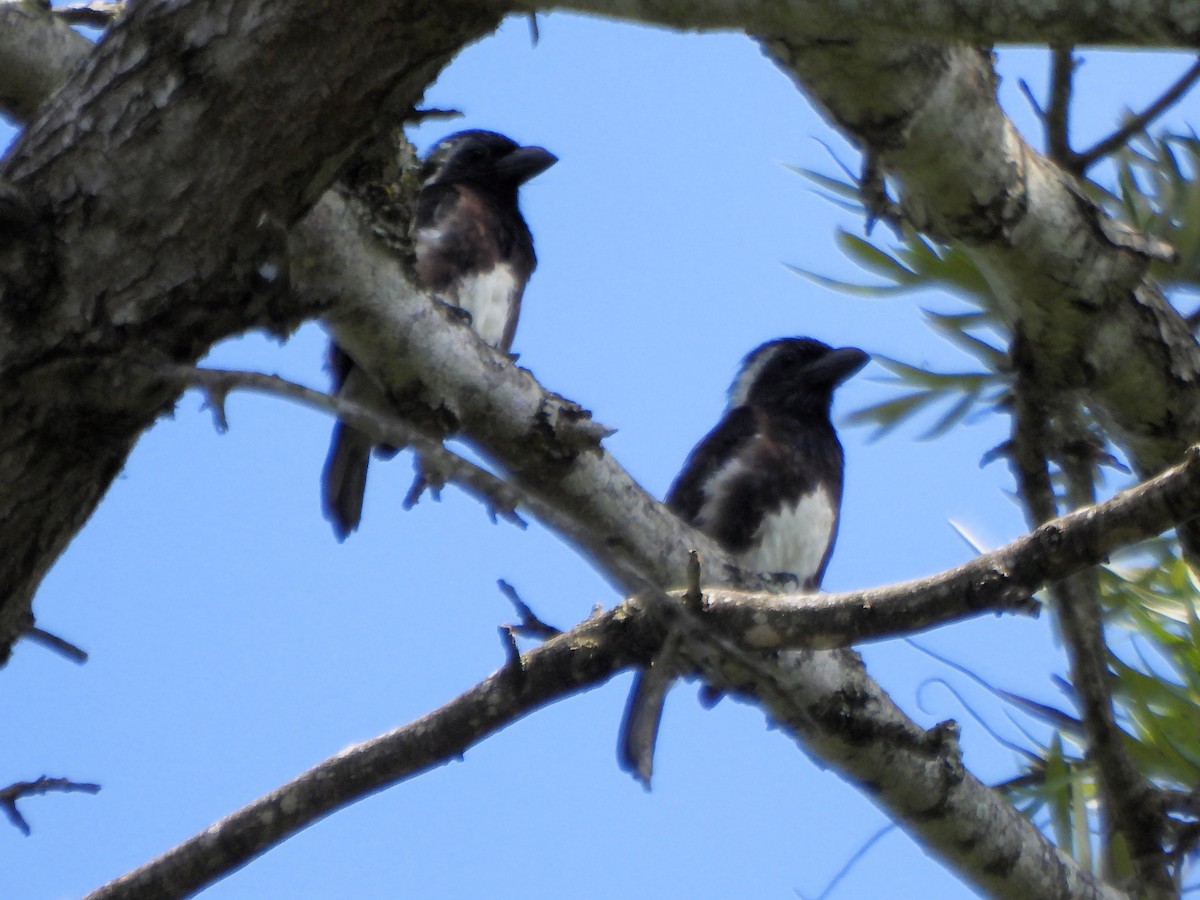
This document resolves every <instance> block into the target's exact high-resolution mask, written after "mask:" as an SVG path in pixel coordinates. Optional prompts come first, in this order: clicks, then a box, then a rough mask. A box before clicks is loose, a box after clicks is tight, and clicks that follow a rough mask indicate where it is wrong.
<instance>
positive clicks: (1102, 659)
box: [1052, 442, 1178, 900]
mask: <svg viewBox="0 0 1200 900" xmlns="http://www.w3.org/2000/svg"><path fill="white" fill-rule="evenodd" d="M1063 473H1064V475H1065V476H1066V479H1067V485H1068V492H1069V500H1070V502H1071V504H1072V505H1080V504H1086V503H1089V502H1090V501H1091V500H1092V499H1093V498H1094V496H1095V492H1094V487H1093V485H1094V479H1095V461H1094V459H1093V458H1092V457H1091V454H1090V448H1089V447H1088V445H1087V444H1086V442H1077V443H1076V445H1075V447H1072V446H1071V445H1070V444H1068V445H1067V447H1066V449H1065V452H1064V453H1063ZM1052 591H1053V593H1054V596H1055V605H1054V609H1055V612H1056V614H1057V616H1058V621H1059V623H1060V626H1061V630H1062V636H1063V644H1064V646H1065V648H1066V650H1067V658H1068V660H1069V661H1070V666H1071V685H1072V688H1073V689H1074V693H1075V696H1076V698H1077V701H1078V703H1079V707H1080V712H1081V713H1082V718H1083V727H1084V733H1085V734H1086V735H1087V756H1088V759H1090V760H1092V761H1093V762H1094V763H1095V765H1096V769H1097V773H1098V776H1099V782H1100V787H1101V792H1102V797H1103V799H1104V807H1105V810H1106V812H1107V819H1108V821H1107V822H1106V825H1107V829H1106V831H1107V833H1106V834H1105V849H1106V851H1107V856H1108V858H1109V859H1110V860H1111V859H1112V858H1113V852H1112V851H1113V846H1114V844H1115V843H1117V842H1118V841H1119V840H1123V841H1124V843H1125V846H1126V847H1127V849H1128V853H1129V856H1130V858H1131V859H1132V862H1133V868H1134V873H1135V877H1136V879H1137V884H1138V886H1139V891H1141V892H1143V893H1144V895H1145V896H1146V897H1157V898H1161V900H1166V898H1169V897H1174V896H1177V893H1178V892H1177V891H1176V890H1175V883H1174V879H1173V878H1172V877H1171V873H1170V870H1169V867H1168V863H1169V857H1168V855H1167V852H1166V837H1167V835H1166V826H1167V822H1166V818H1165V816H1164V815H1163V808H1162V804H1161V803H1160V802H1159V800H1158V796H1157V792H1156V790H1155V787H1154V785H1153V783H1151V781H1150V780H1149V779H1148V778H1147V777H1146V776H1145V775H1144V774H1142V771H1141V769H1140V768H1139V767H1138V765H1137V762H1136V761H1135V760H1134V759H1133V757H1132V756H1131V755H1130V753H1129V751H1128V747H1127V745H1126V743H1125V733H1124V732H1123V731H1122V730H1121V729H1120V728H1119V727H1118V726H1117V721H1116V715H1115V713H1114V710H1113V699H1112V683H1113V675H1112V672H1110V671H1109V668H1108V655H1109V650H1108V644H1107V642H1106V641H1105V639H1104V623H1103V612H1102V610H1101V608H1100V585H1099V580H1098V579H1097V577H1096V573H1095V571H1094V570H1085V571H1082V572H1079V573H1077V574H1075V575H1073V576H1071V577H1069V578H1065V579H1063V580H1062V581H1060V582H1059V583H1058V584H1057V585H1055V586H1054V588H1052ZM1108 872H1109V873H1110V874H1111V873H1114V867H1112V866H1111V865H1110V866H1108Z"/></svg>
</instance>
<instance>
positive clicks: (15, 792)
mask: <svg viewBox="0 0 1200 900" xmlns="http://www.w3.org/2000/svg"><path fill="white" fill-rule="evenodd" d="M99 790H100V785H98V784H92V783H91V782H86V781H71V779H69V778H50V777H48V776H46V775H43V776H42V777H41V778H38V779H37V780H36V781H18V782H16V783H15V784H10V785H9V786H8V787H6V788H0V809H3V810H4V812H5V815H7V816H8V820H9V821H10V822H12V823H13V825H15V826H16V827H17V828H19V829H20V830H21V832H22V833H24V834H25V835H28V834H29V832H30V828H29V823H28V822H26V821H25V817H24V816H23V815H21V811H20V810H19V809H17V801H18V800H20V799H21V798H23V797H34V796H38V795H41V794H48V793H50V792H51V791H62V792H64V793H70V792H74V791H80V792H83V793H85V794H95V793H97V792H98V791H99Z"/></svg>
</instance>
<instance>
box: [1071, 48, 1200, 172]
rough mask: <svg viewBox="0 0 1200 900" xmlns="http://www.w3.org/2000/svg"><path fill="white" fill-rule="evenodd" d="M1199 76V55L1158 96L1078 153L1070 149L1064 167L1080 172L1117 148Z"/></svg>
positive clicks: (1186, 89) (1160, 113)
mask: <svg viewBox="0 0 1200 900" xmlns="http://www.w3.org/2000/svg"><path fill="white" fill-rule="evenodd" d="M1197 79H1200V59H1197V60H1196V61H1195V62H1194V63H1192V65H1191V67H1190V68H1189V69H1188V70H1187V71H1186V72H1184V73H1183V74H1182V75H1180V76H1179V79H1178V80H1177V81H1176V82H1175V83H1174V84H1173V85H1171V86H1170V87H1169V88H1167V90H1165V91H1164V92H1163V94H1162V96H1161V97H1159V98H1158V99H1157V100H1155V101H1154V102H1153V103H1151V104H1150V105H1149V106H1147V107H1146V108H1145V109H1144V110H1143V111H1142V112H1140V113H1138V114H1136V115H1131V116H1130V117H1129V118H1128V119H1126V120H1125V123H1124V124H1123V125H1122V126H1121V127H1120V128H1118V129H1117V130H1116V131H1114V132H1113V133H1112V134H1110V135H1109V136H1108V137H1106V138H1104V139H1103V140H1101V141H1097V142H1096V143H1095V144H1094V145H1093V146H1091V147H1090V148H1088V149H1087V150H1084V151H1083V152H1081V153H1072V154H1071V155H1070V157H1069V160H1068V162H1069V165H1068V167H1069V168H1070V169H1071V171H1073V172H1076V173H1078V174H1080V175H1082V174H1083V173H1084V172H1086V171H1087V170H1088V169H1089V168H1091V167H1092V166H1093V165H1095V164H1096V163H1097V162H1099V161H1100V160H1101V159H1103V158H1104V157H1106V156H1108V155H1109V154H1111V153H1114V152H1115V151H1117V150H1119V149H1121V148H1122V147H1124V146H1125V145H1126V144H1127V143H1129V139H1130V138H1131V137H1133V136H1134V135H1135V134H1140V133H1141V132H1143V131H1145V130H1146V127H1147V126H1148V125H1149V124H1150V123H1151V122H1153V121H1154V120H1155V119H1157V118H1158V117H1159V116H1161V115H1162V114H1163V113H1164V112H1166V111H1167V110H1168V109H1170V108H1171V107H1172V106H1173V105H1175V104H1176V103H1178V102H1179V99H1180V98H1181V97H1182V96H1183V95H1184V94H1186V93H1187V92H1188V91H1189V90H1191V88H1192V85H1194V84H1195V83H1196V80H1197Z"/></svg>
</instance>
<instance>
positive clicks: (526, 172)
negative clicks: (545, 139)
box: [496, 147, 558, 184]
mask: <svg viewBox="0 0 1200 900" xmlns="http://www.w3.org/2000/svg"><path fill="white" fill-rule="evenodd" d="M556 162H558V157H557V156H555V155H554V154H553V153H551V152H550V151H549V150H547V149H545V148H544V147H518V148H517V149H516V150H514V151H513V152H512V153H509V154H508V155H507V156H505V157H503V158H501V159H500V161H499V162H497V163H496V174H497V175H499V176H500V177H501V178H503V179H504V180H505V181H509V182H512V183H513V184H524V183H525V182H527V181H528V180H529V179H530V178H533V177H534V176H535V175H540V174H541V173H542V172H545V171H546V170H547V169H548V168H550V167H551V166H552V165H554V164H555V163H556Z"/></svg>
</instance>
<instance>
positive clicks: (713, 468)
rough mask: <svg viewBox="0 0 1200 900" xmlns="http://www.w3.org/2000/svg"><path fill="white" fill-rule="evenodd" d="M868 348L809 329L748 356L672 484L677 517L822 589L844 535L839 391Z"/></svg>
mask: <svg viewBox="0 0 1200 900" xmlns="http://www.w3.org/2000/svg"><path fill="white" fill-rule="evenodd" d="M869 359H870V357H869V356H868V355H867V354H866V353H864V352H863V351H862V350H859V349H858V348H857V347H842V348H837V349H835V348H833V347H830V346H829V345H828V344H825V343H822V342H821V341H818V340H814V339H813V338H807V337H794V338H780V339H778V340H773V341H769V342H767V343H765V344H763V345H761V346H759V347H757V348H756V349H754V350H753V351H751V352H750V354H749V355H748V356H746V358H745V359H744V360H743V362H742V365H741V368H740V369H739V371H738V374H737V377H736V378H735V379H734V381H733V384H732V385H731V387H730V389H729V405H728V407H727V408H726V410H725V414H724V415H723V416H722V418H721V421H720V422H719V423H718V424H717V426H716V427H715V428H713V430H712V431H710V432H709V433H708V434H707V435H706V436H705V437H704V439H703V440H701V441H700V443H699V444H697V445H696V447H695V448H694V449H693V450H692V452H691V453H690V454H689V455H688V458H687V461H686V462H685V463H684V465H683V469H682V470H681V471H680V473H679V475H678V477H677V478H676V479H675V482H674V483H673V484H672V486H671V488H670V490H669V491H668V492H667V497H666V505H667V507H668V508H669V509H670V510H671V511H672V512H674V513H675V514H676V515H677V516H678V517H679V518H681V519H683V521H685V522H687V523H688V524H689V525H692V526H693V527H695V528H697V529H698V530H700V531H702V532H704V533H705V534H707V535H708V536H709V537H711V538H713V539H714V540H715V541H716V542H717V543H718V544H720V545H721V547H722V548H724V549H725V550H726V551H727V552H728V553H729V554H730V555H731V556H732V557H733V559H734V561H735V562H736V563H737V565H738V566H739V567H740V568H741V569H743V570H745V571H747V572H751V573H755V574H765V575H768V576H786V577H788V578H790V579H795V581H796V582H797V583H798V585H799V587H800V589H801V590H804V591H815V590H817V589H819V588H820V586H821V580H822V578H823V577H824V575H825V569H826V567H827V566H828V564H829V557H830V555H831V554H832V552H833V545H834V542H835V541H836V539H837V531H838V521H839V518H840V510H841V504H842V477H843V470H844V454H843V451H842V445H841V442H840V441H839V440H838V436H837V432H836V431H835V430H834V427H833V422H832V421H831V420H830V416H829V413H830V407H831V405H832V402H833V392H834V390H835V389H836V388H837V387H838V385H840V384H841V383H842V382H844V381H845V380H846V379H847V378H849V377H850V376H851V375H853V374H854V373H855V372H857V371H858V370H859V369H861V368H862V367H863V366H865V365H866V364H867V362H868V360H869Z"/></svg>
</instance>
